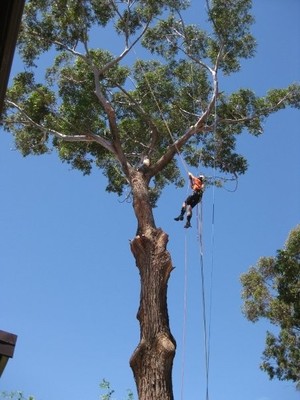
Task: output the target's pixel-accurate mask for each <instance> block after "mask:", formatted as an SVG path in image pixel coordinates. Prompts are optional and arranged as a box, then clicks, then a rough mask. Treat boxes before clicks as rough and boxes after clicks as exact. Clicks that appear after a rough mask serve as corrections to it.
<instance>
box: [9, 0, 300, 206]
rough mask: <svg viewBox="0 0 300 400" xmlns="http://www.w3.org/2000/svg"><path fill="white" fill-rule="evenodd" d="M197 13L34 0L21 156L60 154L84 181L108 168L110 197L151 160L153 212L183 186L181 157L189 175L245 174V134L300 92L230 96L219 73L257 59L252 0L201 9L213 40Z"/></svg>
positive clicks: (27, 15)
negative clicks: (195, 19) (191, 20)
mask: <svg viewBox="0 0 300 400" xmlns="http://www.w3.org/2000/svg"><path fill="white" fill-rule="evenodd" d="M189 6H190V4H189V2H188V1H186V0H138V1H137V0H119V1H115V0H101V1H99V0H89V1H88V0H80V1H79V0H56V1H52V0H51V1H50V0H29V1H27V2H26V6H25V11H24V17H23V24H22V29H21V33H20V38H19V53H20V55H21V57H22V59H23V61H24V65H25V69H24V71H23V72H20V73H19V74H17V76H15V78H14V80H13V84H12V87H11V88H9V90H8V93H7V101H6V108H5V115H4V117H3V121H2V123H3V126H4V128H5V129H6V130H9V131H10V132H12V133H13V135H14V138H15V146H16V148H17V149H18V150H19V151H20V152H21V153H22V154H23V155H24V156H28V155H31V154H33V155H40V154H44V153H48V152H51V151H53V150H56V151H57V152H58V154H59V157H60V159H61V160H62V161H63V162H67V163H69V164H70V165H71V166H72V167H73V168H76V169H78V170H80V171H82V172H83V174H89V173H91V171H92V168H93V167H96V168H100V169H101V170H102V171H103V173H104V175H105V176H107V179H108V183H107V190H108V191H111V192H116V193H118V194H119V195H122V194H123V192H124V190H125V189H126V187H127V186H128V184H129V181H130V179H129V174H128V171H129V169H130V168H136V169H137V168H139V167H140V166H141V165H142V161H143V159H144V158H145V157H146V156H147V157H149V158H150V160H151V166H152V169H151V170H150V177H151V178H153V180H152V182H153V183H152V186H151V187H152V189H151V190H152V195H153V199H154V202H155V200H156V199H157V198H158V197H159V195H160V193H161V191H162V189H163V188H164V186H165V185H166V184H170V183H172V184H175V185H178V186H181V185H182V184H183V180H182V178H181V175H180V170H179V167H178V160H177V158H176V157H175V156H176V153H178V151H180V152H181V153H182V156H183V157H184V159H185V161H186V162H187V164H188V165H189V166H193V167H199V166H200V167H201V168H204V167H211V166H213V167H215V168H217V169H218V170H219V171H221V172H224V173H229V174H243V173H244V172H245V171H246V169H247V162H246V159H245V158H244V156H243V155H240V154H238V153H237V152H236V150H235V145H236V138H237V135H239V134H240V133H242V132H243V131H244V130H247V131H248V132H249V133H250V134H252V135H255V136H258V135H260V134H261V133H262V132H263V122H264V120H265V118H266V117H268V116H269V115H270V114H271V113H273V112H276V111H278V110H279V109H282V108H285V107H288V106H291V107H297V108H299V98H300V94H299V86H298V85H295V84H291V85H290V86H289V87H288V88H284V89H273V90H270V91H269V92H268V93H267V94H266V95H265V96H264V97H258V96H256V94H255V93H254V92H253V91H251V90H250V89H247V88H243V89H240V90H238V91H236V92H234V93H228V94H226V93H224V92H220V91H219V88H218V85H219V80H218V76H219V74H222V75H223V76H227V75H231V74H233V73H235V72H237V71H239V69H240V66H241V60H242V59H247V58H250V57H253V56H254V54H255V48H256V42H255V39H254V38H253V36H252V34H251V25H252V23H253V21H254V19H253V16H252V15H251V1H250V0H230V1H229V0H213V1H210V2H208V1H207V2H203V10H205V9H206V11H207V17H208V22H209V24H210V27H209V28H208V29H207V30H203V29H201V28H200V27H199V26H197V25H195V24H188V23H186V22H185V19H186V16H187V14H186V12H187V11H188V9H189ZM105 32H109V41H110V42H111V43H114V46H113V47H114V51H112V50H111V49H109V47H111V46H110V43H108V42H107V41H108V39H107V38H108V35H107V33H106V34H105ZM135 49H138V52H139V54H141V53H142V54H143V59H139V58H138V56H137V53H136V50H135ZM115 52H119V53H118V54H117V55H115V54H114V53H115ZM45 66H46V67H45Z"/></svg>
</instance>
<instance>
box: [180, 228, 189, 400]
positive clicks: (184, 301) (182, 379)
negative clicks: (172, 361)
mask: <svg viewBox="0 0 300 400" xmlns="http://www.w3.org/2000/svg"><path fill="white" fill-rule="evenodd" d="M187 244H188V240H187V231H185V241H184V288H183V327H182V361H181V389H180V399H181V400H183V387H184V371H185V349H186V320H187V283H188V247H187Z"/></svg>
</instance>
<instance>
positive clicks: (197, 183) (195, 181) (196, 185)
mask: <svg viewBox="0 0 300 400" xmlns="http://www.w3.org/2000/svg"><path fill="white" fill-rule="evenodd" d="M191 187H192V189H193V190H196V191H197V192H200V190H202V189H203V187H204V183H203V182H201V180H200V179H199V178H195V177H194V176H192V182H191Z"/></svg>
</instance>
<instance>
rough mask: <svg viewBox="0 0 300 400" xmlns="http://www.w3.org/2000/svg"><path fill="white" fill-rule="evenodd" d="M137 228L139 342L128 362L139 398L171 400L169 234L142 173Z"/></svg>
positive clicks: (135, 183)
mask: <svg viewBox="0 0 300 400" xmlns="http://www.w3.org/2000/svg"><path fill="white" fill-rule="evenodd" d="M131 183H132V188H133V197H134V210H135V213H136V216H137V219H138V232H137V235H136V237H135V238H134V239H133V240H132V242H131V251H132V253H133V255H134V257H135V260H136V265H137V267H138V269H139V271H140V277H141V296H140V307H139V310H138V314H137V318H138V320H139V322H140V343H139V344H138V346H137V348H136V349H135V351H134V353H133V355H132V357H131V359H130V366H131V368H132V370H133V373H134V378H135V381H136V385H137V390H138V396H139V400H172V399H173V390H172V366H173V359H174V355H175V349H176V343H175V340H174V338H173V336H172V334H171V332H170V327H169V317H168V309H167V287H168V279H169V276H170V273H171V271H172V269H173V267H172V262H171V258H170V255H169V253H168V251H167V250H166V245H167V242H168V236H167V235H166V233H164V232H163V231H162V230H161V229H157V228H156V227H155V225H154V219H153V214H152V207H151V205H150V202H149V193H148V184H147V180H145V179H144V178H143V177H142V175H138V174H137V175H135V177H134V178H133V180H132V182H131Z"/></svg>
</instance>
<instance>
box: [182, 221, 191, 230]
mask: <svg viewBox="0 0 300 400" xmlns="http://www.w3.org/2000/svg"><path fill="white" fill-rule="evenodd" d="M184 227H185V228H191V227H192V225H191V223H190V221H186V224H185V225H184Z"/></svg>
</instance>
